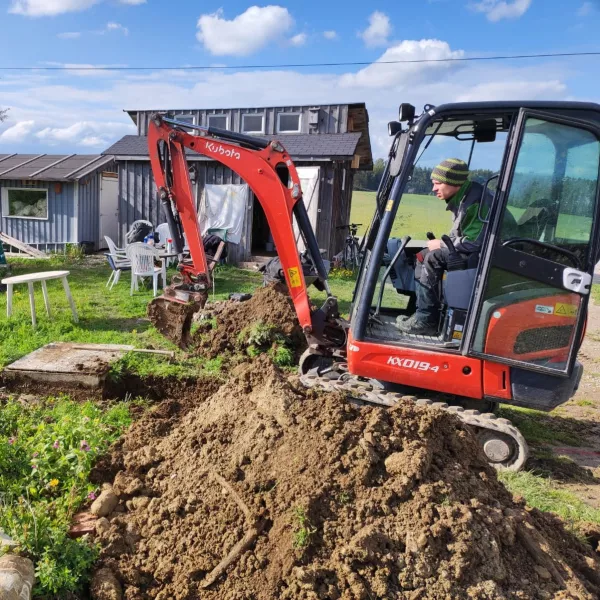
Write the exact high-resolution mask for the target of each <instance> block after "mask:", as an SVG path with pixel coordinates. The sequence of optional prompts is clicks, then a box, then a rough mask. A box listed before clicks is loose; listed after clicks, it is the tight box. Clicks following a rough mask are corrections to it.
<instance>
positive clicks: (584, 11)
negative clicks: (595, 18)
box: [577, 2, 596, 17]
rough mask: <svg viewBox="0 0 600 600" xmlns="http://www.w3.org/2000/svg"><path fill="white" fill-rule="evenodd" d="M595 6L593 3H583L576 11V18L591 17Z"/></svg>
mask: <svg viewBox="0 0 600 600" xmlns="http://www.w3.org/2000/svg"><path fill="white" fill-rule="evenodd" d="M595 8H596V7H595V6H594V3H593V2H584V3H583V4H582V5H581V6H580V7H579V10H578V11H577V16H578V17H587V16H588V15H591V14H592V13H593V12H594V10H595Z"/></svg>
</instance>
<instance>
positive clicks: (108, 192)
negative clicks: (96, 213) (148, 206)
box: [99, 173, 119, 248]
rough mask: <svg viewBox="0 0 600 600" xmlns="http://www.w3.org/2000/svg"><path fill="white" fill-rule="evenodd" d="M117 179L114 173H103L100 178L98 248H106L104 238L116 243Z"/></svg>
mask: <svg viewBox="0 0 600 600" xmlns="http://www.w3.org/2000/svg"><path fill="white" fill-rule="evenodd" d="M118 234H119V179H118V176H117V174H116V173H103V174H102V176H101V178H100V245H99V247H100V248H107V247H108V246H107V244H106V240H105V239H104V236H105V235H107V236H108V237H109V238H111V239H112V240H114V241H115V243H118Z"/></svg>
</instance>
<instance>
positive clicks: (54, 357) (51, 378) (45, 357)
mask: <svg viewBox="0 0 600 600" xmlns="http://www.w3.org/2000/svg"><path fill="white" fill-rule="evenodd" d="M129 350H133V346H129V345H124V344H80V343H75V342H53V343H51V344H47V345H46V346H43V347H42V348H39V349H38V350H35V351H34V352H31V353H30V354H28V355H27V356H24V357H23V358H20V359H19V360H17V361H15V362H14V363H12V364H10V365H8V366H7V367H6V368H5V369H4V376H5V378H7V379H11V378H13V379H19V380H23V379H29V380H30V381H35V382H47V383H65V384H70V385H81V386H85V387H90V388H94V387H100V386H101V385H102V384H103V383H104V380H105V379H106V376H107V375H108V372H109V370H110V366H111V364H112V363H113V362H115V361H116V360H118V359H119V358H121V357H122V356H123V355H124V354H125V353H126V352H128V351H129Z"/></svg>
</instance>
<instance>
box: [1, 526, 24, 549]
mask: <svg viewBox="0 0 600 600" xmlns="http://www.w3.org/2000/svg"><path fill="white" fill-rule="evenodd" d="M18 545H19V544H17V542H15V540H13V539H12V538H11V537H9V536H8V535H6V534H5V533H4V532H3V531H1V530H0V548H2V549H8V550H9V551H10V550H12V549H13V548H16V547H17V546H18Z"/></svg>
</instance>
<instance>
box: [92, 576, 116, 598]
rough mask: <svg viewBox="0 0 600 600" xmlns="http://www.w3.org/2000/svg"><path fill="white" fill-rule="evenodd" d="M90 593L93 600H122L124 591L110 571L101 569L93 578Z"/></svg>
mask: <svg viewBox="0 0 600 600" xmlns="http://www.w3.org/2000/svg"><path fill="white" fill-rule="evenodd" d="M90 593H91V596H92V599H93V600H122V598H123V589H122V588H121V584H120V583H119V580H118V579H117V578H116V577H115V575H114V573H113V572H112V571H111V570H110V569H99V570H98V571H96V573H95V574H94V576H93V577H92V582H91V584H90Z"/></svg>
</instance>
